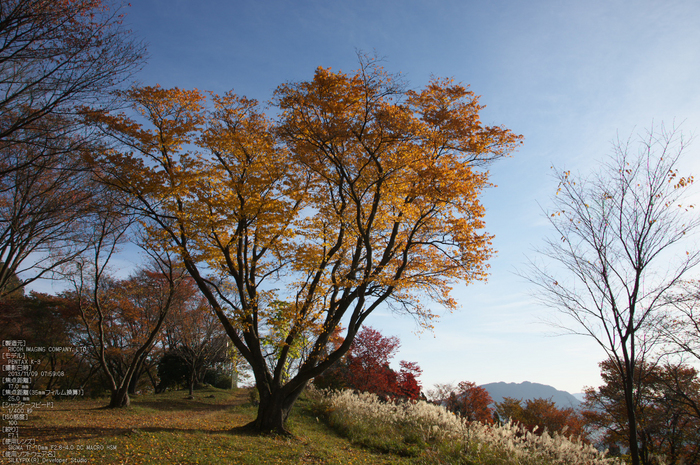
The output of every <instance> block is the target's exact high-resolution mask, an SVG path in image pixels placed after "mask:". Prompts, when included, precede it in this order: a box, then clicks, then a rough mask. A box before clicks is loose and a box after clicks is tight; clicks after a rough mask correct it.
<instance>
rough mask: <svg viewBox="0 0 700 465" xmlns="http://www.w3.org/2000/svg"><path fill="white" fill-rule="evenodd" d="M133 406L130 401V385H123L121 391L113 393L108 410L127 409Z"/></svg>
mask: <svg viewBox="0 0 700 465" xmlns="http://www.w3.org/2000/svg"><path fill="white" fill-rule="evenodd" d="M129 405H131V399H129V384H128V383H122V385H121V386H120V387H119V389H116V390H113V391H112V397H111V399H110V401H109V406H108V408H125V407H128V406H129Z"/></svg>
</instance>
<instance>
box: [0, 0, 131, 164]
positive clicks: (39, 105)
mask: <svg viewBox="0 0 700 465" xmlns="http://www.w3.org/2000/svg"><path fill="white" fill-rule="evenodd" d="M108 3H109V2H108V1H103V0H76V1H70V2H57V1H55V0H3V1H2V2H1V3H0V142H1V143H2V145H3V146H5V145H6V144H12V143H21V144H35V143H39V144H40V143H41V142H42V141H43V140H44V138H45V136H46V135H47V134H49V132H46V131H44V132H43V133H42V132H36V131H35V132H34V133H32V137H30V138H27V137H26V136H27V134H26V133H22V130H24V129H27V128H32V129H34V130H36V129H39V128H41V124H37V123H41V121H42V120H43V119H44V118H45V117H47V116H48V115H52V114H54V115H64V116H65V115H70V114H73V113H74V111H75V109H76V107H77V106H79V105H91V106H94V105H97V104H98V102H100V101H101V100H102V98H103V97H104V96H105V95H106V93H107V92H108V91H109V90H111V89H113V88H114V86H116V85H119V84H121V83H122V82H124V81H125V80H127V79H129V78H130V76H131V74H132V73H133V72H134V71H135V70H136V69H137V68H138V67H139V66H140V64H141V63H142V60H143V53H144V50H143V46H142V45H141V44H139V43H138V42H136V41H134V40H133V39H132V37H131V35H130V33H129V31H127V30H125V29H124V27H123V26H122V14H121V12H120V9H119V8H110V5H109V4H108ZM64 121H65V122H67V121H68V120H64ZM35 153H36V154H37V155H40V152H35ZM5 171H6V169H5V167H4V166H2V165H0V174H5Z"/></svg>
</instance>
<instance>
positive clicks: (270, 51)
mask: <svg viewBox="0 0 700 465" xmlns="http://www.w3.org/2000/svg"><path fill="white" fill-rule="evenodd" d="M125 11H126V13H127V17H126V25H127V27H129V28H131V29H132V30H133V32H134V34H135V36H136V37H138V38H141V39H142V40H143V41H144V42H145V43H146V44H147V49H148V53H149V58H148V62H147V64H146V65H145V67H144V69H143V70H142V71H141V72H140V73H139V74H138V75H137V76H136V77H137V79H138V80H139V81H140V82H141V83H142V84H144V85H154V84H156V83H158V84H160V85H161V86H163V87H174V86H177V87H180V88H194V87H196V88H198V89H203V90H211V91H214V92H217V93H223V92H225V91H227V90H230V89H234V90H235V91H236V92H237V93H238V94H242V95H246V96H248V97H252V98H256V99H258V100H261V101H264V100H267V99H268V98H270V97H271V96H272V92H273V90H274V89H275V87H277V86H278V85H279V84H281V83H283V82H286V81H300V80H308V79H310V78H311V77H312V76H313V72H314V69H315V68H316V67H318V66H323V67H332V68H333V69H334V70H342V71H348V72H350V71H353V70H355V69H356V68H357V57H356V50H363V51H365V52H370V53H372V52H373V51H376V53H377V54H378V55H379V56H383V57H386V61H385V68H386V69H387V70H388V71H390V72H400V73H401V74H402V75H403V76H404V77H405V78H406V79H407V80H408V81H409V83H410V85H411V86H412V87H414V88H420V87H422V86H423V85H425V84H426V83H427V82H428V80H429V78H430V76H431V75H435V76H441V77H453V78H454V79H455V80H456V81H460V82H462V83H464V84H469V85H470V86H471V90H473V91H474V92H475V93H476V94H477V95H481V103H482V104H485V105H487V107H486V108H485V109H484V110H483V113H482V116H483V118H482V120H483V122H484V123H486V124H489V125H491V124H497V125H501V124H502V125H505V126H506V127H508V128H510V129H512V130H513V131H514V132H516V133H519V134H523V135H524V136H525V142H524V145H523V146H522V148H521V149H520V150H519V151H518V152H517V153H515V154H514V156H513V157H512V158H509V159H505V160H501V161H499V162H497V163H496V164H494V165H493V167H492V169H491V175H492V176H491V179H492V181H493V182H494V183H495V184H497V185H498V187H496V188H493V189H490V190H489V191H488V192H486V193H485V195H484V197H483V200H484V203H485V205H486V207H487V217H486V224H487V231H488V232H490V233H492V234H495V241H494V246H495V248H496V249H497V250H498V254H497V256H496V257H495V258H494V259H492V260H491V273H492V274H491V277H490V279H489V281H488V282H487V283H485V284H476V285H472V286H470V287H469V288H467V287H465V286H459V287H457V288H455V291H454V295H455V297H456V298H457V299H458V301H459V302H460V303H461V306H462V308H461V310H459V311H458V312H455V313H453V314H448V315H444V316H443V317H442V318H441V320H440V321H439V322H438V323H437V324H436V326H435V330H434V332H433V333H432V334H430V333H423V334H422V335H417V334H415V330H416V329H417V328H416V327H415V324H414V323H413V321H412V320H411V319H410V318H408V317H405V316H404V317H401V316H399V315H392V314H390V313H377V314H375V315H373V316H371V317H370V319H369V324H370V325H371V326H373V327H375V328H376V329H379V330H380V331H382V333H384V334H385V335H394V336H398V337H399V338H400V339H401V342H402V347H401V349H400V352H399V355H398V357H397V360H396V362H398V360H401V359H405V360H409V361H416V362H418V363H419V365H420V366H421V367H422V368H423V370H424V371H423V376H422V380H423V383H424V385H425V387H426V388H430V387H431V385H432V384H434V383H437V382H458V381H462V380H469V381H474V382H476V383H477V384H484V383H489V382H497V381H506V382H521V381H525V380H528V381H533V382H539V383H544V384H550V385H552V386H554V387H556V388H558V389H563V390H567V391H569V392H573V393H575V392H580V391H581V390H582V388H583V386H597V385H598V384H599V381H600V378H599V369H598V366H597V363H598V362H600V361H601V360H602V359H603V357H604V353H603V351H602V349H600V348H599V347H598V346H596V345H595V343H594V342H593V341H592V340H589V339H586V338H584V337H581V336H572V335H561V333H558V332H557V330H555V329H554V328H552V327H550V326H547V325H545V324H542V323H541V320H543V319H547V318H550V317H552V316H553V315H554V314H553V310H550V309H547V308H543V307H541V306H539V305H538V304H537V303H535V301H534V299H533V298H532V297H531V296H530V294H529V291H530V287H529V286H528V284H527V283H525V282H524V280H523V279H522V278H520V277H518V276H517V275H516V274H515V273H514V271H515V269H517V268H522V267H523V266H524V263H525V261H526V257H528V256H532V255H533V249H535V248H537V247H539V246H541V245H542V239H543V237H544V236H546V235H547V234H549V233H550V232H551V230H550V229H549V228H548V227H547V223H546V220H545V218H544V216H543V214H542V213H541V209H540V206H539V205H541V206H542V207H543V208H547V206H548V205H549V202H550V197H551V196H552V195H553V194H554V192H555V191H556V181H554V180H553V178H552V177H551V174H552V173H551V170H550V166H551V165H552V164H555V165H556V166H558V167H561V168H563V169H571V170H572V171H576V170H580V171H583V172H585V171H587V170H588V169H590V168H591V167H593V166H594V164H595V162H596V161H597V160H600V159H601V158H602V157H604V156H605V155H606V154H608V153H609V151H610V142H611V140H612V139H613V138H614V137H615V136H616V134H617V133H618V132H619V133H620V134H621V136H623V137H627V136H629V135H630V134H633V133H636V132H640V131H642V130H643V129H644V128H646V127H649V126H650V125H651V123H652V121H653V122H655V123H660V122H661V121H664V122H666V124H667V125H670V124H672V123H673V121H674V120H675V121H676V123H680V122H682V123H683V124H682V126H681V127H682V129H683V130H684V131H685V132H687V133H697V131H698V129H699V128H700V27H698V25H699V24H700V2H698V1H697V0H687V1H673V0H665V1H663V2H659V1H646V0H638V1H634V2H631V1H621V0H602V1H598V0H588V1H585V2H581V1H569V0H528V1H516V0H512V1H498V0H496V1H473V0H472V1H468V0H444V1H440V0H435V1H429V0H421V1H418V0H400V1H399V0H361V1H357V0H345V1H329V0H322V1H321V0H318V1H306V0H287V1H283V0H270V1H267V0H257V1H253V0H250V1H240V0H197V1H195V0H132V4H131V6H130V7H128V8H125ZM699 153H700V141H697V142H696V143H695V145H694V146H691V147H690V150H689V151H688V154H687V158H686V166H687V167H690V168H692V166H693V165H695V167H696V168H700V163H696V162H695V160H697V159H698V154H699ZM693 171H694V172H695V174H696V177H698V175H699V174H700V170H698V169H695V170H693ZM538 204H539V205H538Z"/></svg>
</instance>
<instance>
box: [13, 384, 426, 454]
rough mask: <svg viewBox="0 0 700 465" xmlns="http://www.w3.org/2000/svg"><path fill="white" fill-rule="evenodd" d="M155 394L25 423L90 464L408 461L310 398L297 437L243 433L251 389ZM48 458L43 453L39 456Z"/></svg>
mask: <svg viewBox="0 0 700 465" xmlns="http://www.w3.org/2000/svg"><path fill="white" fill-rule="evenodd" d="M186 397H187V392H186V391H170V392H167V393H163V394H157V395H155V394H148V395H143V396H138V397H135V398H133V399H132V405H131V407H129V408H127V409H116V410H111V409H105V408H103V407H104V406H105V405H106V404H107V403H108V400H107V399H93V400H87V399H86V400H75V401H73V400H64V401H57V402H54V407H53V408H39V409H36V410H35V411H34V412H32V413H31V414H30V415H29V420H28V421H26V422H21V424H20V430H19V436H20V438H35V439H36V443H37V444H38V445H40V446H42V447H46V448H48V449H49V450H48V451H46V452H47V453H50V455H45V457H46V458H49V459H53V458H56V459H67V462H65V463H87V464H137V465H138V464H212V465H213V464H216V465H219V464H228V463H233V464H294V465H297V464H339V465H340V464H368V463H372V464H374V463H376V464H408V463H422V462H419V461H409V460H408V459H407V458H405V457H401V456H397V455H393V454H387V453H383V452H379V451H377V450H369V449H367V448H364V447H362V446H360V445H354V444H352V443H351V442H350V441H348V440H347V439H345V438H343V437H342V436H341V435H339V434H337V433H336V432H335V431H334V430H333V429H332V428H330V427H329V426H327V425H326V424H325V423H324V422H322V421H319V420H318V419H317V418H316V415H315V414H314V412H313V411H312V409H311V408H310V404H309V401H307V400H304V399H302V400H301V401H300V402H298V405H297V407H296V408H295V409H294V411H293V412H292V415H291V417H290V420H289V422H288V428H289V429H290V431H291V432H292V434H293V435H294V436H293V437H291V438H288V437H280V436H274V435H267V436H258V435H252V434H249V433H245V432H241V431H240V430H237V429H236V428H238V427H241V426H244V425H245V424H247V423H249V422H250V421H252V420H253V419H254V418H255V415H256V409H255V407H253V406H252V405H251V404H250V399H249V393H248V391H247V390H245V389H238V390H220V389H216V388H211V387H210V388H205V389H202V390H198V391H196V392H195V396H194V399H187V398H186ZM39 463H41V459H39Z"/></svg>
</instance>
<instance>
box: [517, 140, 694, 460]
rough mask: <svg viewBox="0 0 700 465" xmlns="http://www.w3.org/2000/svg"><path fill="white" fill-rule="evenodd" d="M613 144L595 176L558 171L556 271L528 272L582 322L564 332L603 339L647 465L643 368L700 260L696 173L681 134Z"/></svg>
mask: <svg viewBox="0 0 700 465" xmlns="http://www.w3.org/2000/svg"><path fill="white" fill-rule="evenodd" d="M636 147H638V152H637V153H634V151H635V150H634V149H635V148H636ZM613 148H614V154H613V155H612V156H611V157H610V159H609V160H608V161H607V162H605V163H604V164H603V165H602V167H601V169H600V170H598V171H597V172H595V173H594V174H593V175H591V176H590V177H587V178H581V179H574V177H573V176H572V175H571V173H570V172H569V171H564V172H561V173H559V174H558V175H557V178H558V180H559V189H558V191H557V195H556V197H554V199H553V203H554V206H553V209H552V211H551V212H548V214H547V218H548V219H549V221H550V223H551V225H552V226H553V227H554V229H555V231H556V237H555V238H552V239H548V240H547V241H546V246H545V248H544V249H542V250H540V253H541V255H543V256H544V257H545V258H546V259H549V261H550V262H551V263H552V264H553V265H554V267H553V268H552V269H549V268H547V267H546V266H545V265H543V264H541V263H536V262H531V265H532V266H531V270H530V271H531V272H530V273H527V274H526V275H525V276H526V278H527V279H528V280H529V281H531V282H532V283H534V284H535V285H536V286H537V287H538V290H539V292H538V296H539V297H540V298H541V300H542V301H543V302H544V303H545V304H547V305H549V306H551V307H554V308H556V309H558V310H559V311H561V312H562V313H563V314H564V315H566V316H568V317H570V319H571V320H573V321H574V325H573V327H572V326H568V325H565V326H563V327H564V328H566V329H568V330H570V331H572V332H574V333H578V334H585V335H588V336H590V337H592V338H594V339H595V340H596V342H597V343H598V344H599V345H600V346H601V347H602V348H603V350H604V351H605V353H606V355H607V357H609V358H610V359H611V360H612V361H613V362H614V366H615V370H616V373H617V375H618V376H619V377H620V384H621V385H622V386H623V387H624V398H625V406H626V413H627V421H628V423H629V426H630V427H629V438H628V439H629V448H630V453H631V456H632V463H633V464H634V465H639V463H640V454H639V446H638V435H637V423H636V418H635V402H636V399H635V395H636V393H635V390H634V379H635V371H636V370H637V367H638V366H639V364H640V363H641V362H642V361H643V359H644V357H645V354H647V353H648V351H649V350H651V348H652V346H653V344H654V341H655V339H656V337H657V333H656V332H655V331H654V326H655V325H654V323H655V322H656V321H657V319H658V318H659V317H660V316H661V310H662V309H663V307H664V306H665V305H667V303H668V301H667V299H666V297H667V296H668V295H669V293H670V289H672V288H673V287H674V286H675V285H676V284H678V283H679V281H680V280H681V278H682V277H683V276H684V275H685V274H686V272H687V271H688V270H690V269H691V268H692V267H694V266H695V265H697V264H698V262H700V254H699V253H698V252H693V251H686V250H684V249H682V248H681V247H682V244H681V240H682V239H684V238H685V237H686V236H687V235H688V234H689V233H691V232H692V231H694V230H695V229H696V228H697V226H698V224H699V221H698V218H697V217H696V216H690V215H688V214H687V211H686V210H687V208H688V207H687V206H684V205H683V198H684V195H685V194H686V190H687V188H688V187H689V186H690V184H691V183H692V177H682V176H680V175H679V174H678V170H677V164H678V160H679V158H680V156H681V154H682V152H683V151H684V149H685V141H684V140H683V137H682V134H680V133H679V132H677V131H675V130H671V131H666V130H665V129H664V128H663V127H662V128H661V130H659V131H655V130H654V129H653V128H652V129H651V130H649V131H648V132H647V133H646V135H644V136H643V137H640V138H639V140H638V141H636V143H633V142H632V141H631V140H627V141H626V142H623V141H620V140H619V139H618V140H617V141H616V142H615V143H614V144H613ZM679 252H680V253H679ZM674 257H675V258H674Z"/></svg>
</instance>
